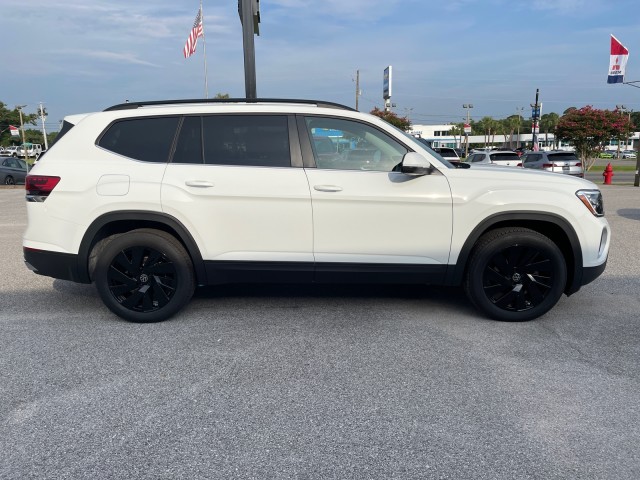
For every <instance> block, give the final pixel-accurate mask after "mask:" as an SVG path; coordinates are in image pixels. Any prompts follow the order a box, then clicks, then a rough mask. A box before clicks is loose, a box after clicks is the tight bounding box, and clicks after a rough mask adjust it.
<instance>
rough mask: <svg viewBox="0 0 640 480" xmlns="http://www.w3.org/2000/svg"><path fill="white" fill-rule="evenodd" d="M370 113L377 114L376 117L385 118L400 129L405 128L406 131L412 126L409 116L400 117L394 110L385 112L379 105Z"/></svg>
mask: <svg viewBox="0 0 640 480" xmlns="http://www.w3.org/2000/svg"><path fill="white" fill-rule="evenodd" d="M369 113H371V114H372V115H375V116H376V117H380V118H381V119H383V120H386V121H387V122H389V123H390V124H391V125H394V126H396V127H398V128H399V129H400V130H404V131H405V132H406V131H408V130H409V129H410V128H411V121H410V120H409V118H408V117H399V116H398V115H396V114H395V113H393V112H385V111H384V110H380V109H379V108H378V107H375V108H374V109H373V110H371V112H369Z"/></svg>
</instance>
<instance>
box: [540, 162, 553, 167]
mask: <svg viewBox="0 0 640 480" xmlns="http://www.w3.org/2000/svg"><path fill="white" fill-rule="evenodd" d="M542 168H553V163H543V164H542Z"/></svg>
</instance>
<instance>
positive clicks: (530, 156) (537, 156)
mask: <svg viewBox="0 0 640 480" xmlns="http://www.w3.org/2000/svg"><path fill="white" fill-rule="evenodd" d="M541 158H542V155H540V154H539V153H529V154H528V155H527V156H525V157H524V163H533V162H537V161H538V160H540V159H541Z"/></svg>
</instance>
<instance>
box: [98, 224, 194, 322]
mask: <svg viewBox="0 0 640 480" xmlns="http://www.w3.org/2000/svg"><path fill="white" fill-rule="evenodd" d="M93 279H94V280H95V282H96V287H97V289H98V292H99V294H100V297H101V298H102V301H103V302H104V303H105V305H106V306H107V307H108V308H109V309H110V310H111V311H112V312H114V313H115V314H116V315H118V316H120V317H122V318H124V319H125V320H129V321H131V322H140V323H146V322H160V321H162V320H166V319H167V318H169V317H171V316H172V315H174V314H175V313H177V312H178V311H179V310H180V309H181V308H183V307H184V306H185V305H186V304H187V303H188V302H189V300H190V299H191V296H192V295H193V292H194V290H195V278H194V272H193V264H192V262H191V258H190V257H189V254H188V253H187V252H186V250H185V249H184V247H183V246H182V244H181V243H180V242H179V241H178V240H176V239H175V238H174V237H173V236H171V235H169V234H168V233H166V232H162V231H159V230H152V229H138V230H133V231H131V232H128V233H124V234H122V235H118V236H116V237H113V238H112V239H110V240H109V241H107V242H105V243H104V244H103V245H101V247H100V251H99V252H98V255H97V259H96V263H95V269H94V273H93Z"/></svg>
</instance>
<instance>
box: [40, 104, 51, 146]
mask: <svg viewBox="0 0 640 480" xmlns="http://www.w3.org/2000/svg"><path fill="white" fill-rule="evenodd" d="M44 118H45V117H44V108H42V102H40V119H41V120H42V136H43V137H44V149H45V150H49V142H48V141H47V131H46V130H45V128H44Z"/></svg>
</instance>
